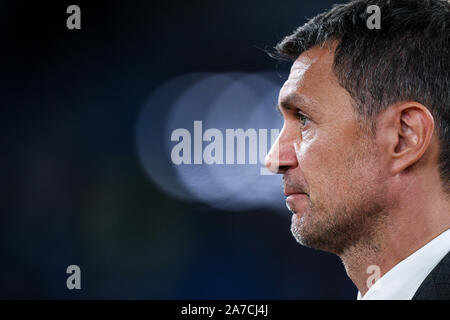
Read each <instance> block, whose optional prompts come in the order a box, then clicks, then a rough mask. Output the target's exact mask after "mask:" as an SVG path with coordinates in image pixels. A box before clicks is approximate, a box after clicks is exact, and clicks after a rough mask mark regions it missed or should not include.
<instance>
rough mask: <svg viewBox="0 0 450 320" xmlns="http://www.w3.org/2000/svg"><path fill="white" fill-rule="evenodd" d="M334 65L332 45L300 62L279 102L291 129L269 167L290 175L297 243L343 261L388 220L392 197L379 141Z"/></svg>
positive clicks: (274, 151)
mask: <svg viewBox="0 0 450 320" xmlns="http://www.w3.org/2000/svg"><path fill="white" fill-rule="evenodd" d="M333 58H334V54H333V50H331V49H329V48H328V47H327V46H325V47H323V48H319V47H314V48H312V49H310V50H308V51H306V52H304V53H302V54H301V55H300V56H299V57H298V59H297V60H296V61H295V62H294V64H293V66H292V68H291V72H290V75H289V78H288V80H287V81H286V82H285V83H284V85H283V87H282V88H281V91H280V95H279V109H280V111H281V113H282V115H283V118H284V126H283V129H282V131H281V133H280V136H279V137H278V140H277V141H276V143H275V144H274V146H273V147H272V150H271V152H270V153H269V155H268V157H267V163H266V165H267V166H268V167H269V168H270V169H271V170H272V171H274V168H275V170H276V171H277V172H278V173H282V174H283V175H284V177H283V179H284V193H285V195H286V196H287V199H286V204H287V206H288V208H289V209H290V210H291V211H292V212H293V213H294V215H293V217H292V225H291V231H292V233H293V235H294V237H295V238H296V239H297V241H299V242H300V243H301V244H303V245H306V246H310V247H314V248H318V249H322V250H326V251H331V252H334V253H336V254H341V253H343V252H345V250H346V249H347V248H348V247H349V246H351V244H353V243H357V240H358V239H362V238H364V237H365V236H367V233H368V232H370V230H373V228H374V227H376V226H377V223H381V222H380V221H383V219H381V215H382V214H383V212H384V211H385V210H386V208H387V203H388V197H387V194H388V192H387V188H386V187H385V185H384V184H385V183H384V180H385V179H384V178H383V177H386V170H385V169H384V167H385V166H383V163H382V160H381V159H382V157H379V156H378V151H377V150H378V148H377V144H376V137H375V136H374V135H372V134H371V133H370V132H369V128H368V125H367V124H365V122H363V121H362V120H360V119H359V118H358V115H357V113H356V111H355V109H354V106H353V104H352V103H353V100H352V98H351V96H350V95H349V93H348V92H347V91H346V90H345V89H344V88H342V87H341V86H340V85H339V83H338V81H337V78H336V77H335V75H334V73H333ZM369 227H370V228H369Z"/></svg>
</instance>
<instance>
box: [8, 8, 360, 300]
mask: <svg viewBox="0 0 450 320" xmlns="http://www.w3.org/2000/svg"><path fill="white" fill-rule="evenodd" d="M333 3H334V1H325V0H320V1H319V0H316V1H282V2H279V1H222V2H215V1H185V2H181V1H177V2H174V1H158V2H154V1H89V2H88V1H70V2H69V1H58V2H56V1H55V3H52V2H48V1H7V2H2V4H1V6H0V23H1V25H0V37H1V38H0V39H1V86H0V87H1V88H0V90H1V91H0V93H1V116H0V121H1V123H0V132H1V134H0V143H1V152H2V154H1V157H0V163H1V166H0V177H1V179H0V188H1V237H2V239H1V251H0V297H1V298H44V299H47V298H62V299H71V298H86V299H92V298H102V299H103V298H125V299H355V297H356V293H357V290H356V287H355V286H354V285H353V284H352V282H351V281H350V280H349V279H348V278H347V275H346V273H345V270H344V267H343V265H342V263H341V261H340V260H339V258H337V257H336V256H334V255H331V254H328V253H324V252H320V251H317V250H313V249H308V248H304V247H302V246H300V245H298V244H297V243H296V242H295V240H294V238H293V237H292V235H291V233H290V230H289V228H290V216H289V214H288V213H286V215H285V216H283V215H280V214H279V213H275V212H271V211H270V210H255V211H251V212H233V213H230V212H221V211H218V210H216V209H212V208H209V207H207V206H206V205H203V204H201V203H185V202H181V201H177V200H175V199H171V198H169V197H168V196H167V195H165V194H164V193H162V192H161V191H159V190H158V188H157V187H156V186H154V185H153V184H152V183H151V182H150V181H149V180H148V178H147V177H146V175H145V173H144V171H143V169H142V167H141V165H140V163H139V161H138V159H137V154H136V150H135V149H136V146H135V142H134V141H135V125H136V118H137V116H138V114H139V110H140V108H141V106H142V105H143V103H144V102H145V100H146V99H147V97H148V95H149V93H150V92H151V91H152V90H154V89H155V88H156V87H157V86H158V85H160V84H161V83H163V82H164V81H167V80H168V79H171V78H173V77H175V76H177V75H180V74H183V73H189V72H203V71H207V72H227V71H246V72H256V71H262V70H276V69H277V68H279V69H280V70H284V71H286V70H288V68H289V65H288V64H286V65H278V64H277V62H276V61H274V60H272V59H271V58H269V57H268V56H267V55H266V54H265V53H264V52H263V50H262V49H264V48H270V47H272V46H273V45H275V44H276V43H277V42H278V41H279V40H280V39H281V38H282V37H283V36H284V35H286V34H288V33H290V32H291V31H292V30H293V29H294V28H295V27H297V26H298V25H300V24H303V23H304V22H305V21H306V18H305V17H312V16H314V15H316V14H318V13H320V12H321V11H323V10H325V9H327V8H329V7H330V6H331V5H332V4H333ZM70 4H77V5H79V6H80V7H81V12H82V29H81V30H79V31H69V30H67V28H66V19H67V16H68V15H67V14H66V8H67V6H68V5H70ZM154 112H155V117H163V116H164V114H165V112H166V110H165V109H164V106H161V108H159V109H155V110H154ZM267 112H274V111H273V110H268V111H267ZM155 152H158V150H155ZM280 192H282V190H280ZM71 264H77V265H79V266H80V267H81V270H82V290H80V291H76V290H73V291H70V290H68V289H67V288H66V277H67V274H66V273H65V271H66V268H67V266H68V265H71Z"/></svg>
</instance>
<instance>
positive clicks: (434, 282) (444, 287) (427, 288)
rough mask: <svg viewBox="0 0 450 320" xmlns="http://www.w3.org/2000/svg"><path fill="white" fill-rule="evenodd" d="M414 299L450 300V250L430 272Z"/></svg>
mask: <svg viewBox="0 0 450 320" xmlns="http://www.w3.org/2000/svg"><path fill="white" fill-rule="evenodd" d="M412 299H413V300H450V251H449V252H448V253H447V255H446V256H445V257H444V258H443V259H442V260H441V261H440V262H439V263H438V264H437V266H436V267H435V268H434V269H433V271H431V272H430V274H429V275H428V276H427V277H426V278H425V280H424V281H423V282H422V284H421V285H420V287H419V289H417V291H416V293H415V294H414V296H413V298H412Z"/></svg>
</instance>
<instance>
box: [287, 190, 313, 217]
mask: <svg viewBox="0 0 450 320" xmlns="http://www.w3.org/2000/svg"><path fill="white" fill-rule="evenodd" d="M307 200H308V195H307V194H306V193H291V194H289V195H287V198H286V206H287V208H288V209H289V211H291V212H292V213H293V214H298V213H302V212H303V211H304V210H305V208H306V206H307Z"/></svg>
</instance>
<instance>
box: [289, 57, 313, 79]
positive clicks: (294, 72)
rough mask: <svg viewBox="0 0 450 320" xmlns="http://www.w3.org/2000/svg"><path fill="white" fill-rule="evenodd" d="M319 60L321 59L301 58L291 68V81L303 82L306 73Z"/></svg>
mask: <svg viewBox="0 0 450 320" xmlns="http://www.w3.org/2000/svg"><path fill="white" fill-rule="evenodd" d="M317 60H319V57H314V58H311V57H308V56H301V57H299V58H298V59H297V60H295V62H294V64H293V65H292V67H291V73H290V74H289V79H288V81H289V80H296V81H301V80H302V79H303V76H304V74H305V72H306V71H307V70H308V69H309V68H310V67H311V66H312V65H313V64H314V63H316V61H317Z"/></svg>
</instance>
